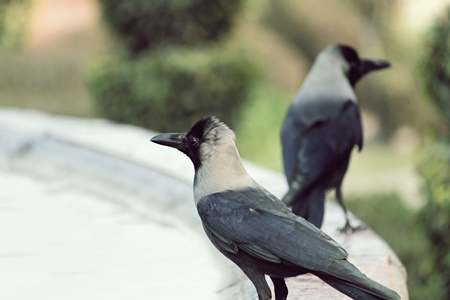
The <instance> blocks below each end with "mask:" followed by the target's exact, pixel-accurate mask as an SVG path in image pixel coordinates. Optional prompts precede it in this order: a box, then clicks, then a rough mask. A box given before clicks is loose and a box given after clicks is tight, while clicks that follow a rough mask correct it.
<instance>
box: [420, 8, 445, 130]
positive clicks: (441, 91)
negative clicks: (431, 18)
mask: <svg viewBox="0 0 450 300" xmlns="http://www.w3.org/2000/svg"><path fill="white" fill-rule="evenodd" d="M426 49H427V53H426V54H425V57H424V60H423V62H422V69H423V75H424V76H423V78H424V81H425V86H426V89H427V91H428V93H429V95H430V98H431V101H432V102H433V103H434V105H435V106H436V108H437V111H438V112H439V113H440V114H441V116H442V119H443V122H444V123H445V128H444V130H445V132H446V134H449V133H450V7H449V8H447V10H446V11H445V13H444V14H443V16H442V17H441V18H439V19H438V20H437V21H436V22H435V24H434V26H433V27H432V28H431V30H430V32H429V36H428V45H427V47H426Z"/></svg>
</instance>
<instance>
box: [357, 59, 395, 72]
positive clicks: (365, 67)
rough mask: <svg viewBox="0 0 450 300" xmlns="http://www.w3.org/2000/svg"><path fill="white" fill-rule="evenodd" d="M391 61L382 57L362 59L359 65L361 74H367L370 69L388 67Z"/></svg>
mask: <svg viewBox="0 0 450 300" xmlns="http://www.w3.org/2000/svg"><path fill="white" fill-rule="evenodd" d="M390 66H391V63H390V62H388V61H387V60H382V59H362V60H361V63H360V67H359V72H360V74H366V73H368V72H370V71H375V70H381V69H386V68H389V67H390Z"/></svg>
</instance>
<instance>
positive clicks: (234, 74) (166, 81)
mask: <svg viewBox="0 0 450 300" xmlns="http://www.w3.org/2000/svg"><path fill="white" fill-rule="evenodd" d="M255 70H256V69H255V67H254V65H253V64H251V63H250V62H249V61H248V60H247V59H246V58H245V57H244V56H243V55H242V54H241V53H238V52H237V51H234V52H233V51H227V50H226V49H222V48H221V49H206V50H199V49H194V50H189V49H182V50H178V49H161V50H158V51H153V52H151V53H149V54H147V55H145V56H142V57H140V58H139V59H136V60H131V61H118V60H108V61H104V62H102V63H100V64H98V65H97V66H96V67H94V68H93V69H92V70H91V72H90V74H89V77H88V83H89V87H90V89H91V91H92V93H93V95H94V97H95V104H96V106H97V111H98V112H99V113H100V114H101V115H103V116H105V117H107V118H109V119H112V120H115V121H119V122H125V123H131V124H135V125H138V126H143V127H147V128H151V129H153V130H157V131H163V132H164V131H184V130H186V129H187V128H190V127H191V126H192V125H193V124H194V123H195V122H196V121H198V119H200V118H202V117H205V116H207V115H216V116H218V117H219V118H221V119H223V120H224V121H225V122H227V123H228V124H229V125H230V126H234V122H235V121H236V118H237V113H238V112H239V110H240V108H241V106H242V105H243V104H244V103H245V101H246V99H247V92H248V86H249V84H250V81H251V80H252V78H253V75H254V73H255Z"/></svg>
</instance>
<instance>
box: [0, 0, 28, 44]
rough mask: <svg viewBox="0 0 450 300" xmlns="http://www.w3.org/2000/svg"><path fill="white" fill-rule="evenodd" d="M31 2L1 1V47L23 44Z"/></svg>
mask: <svg viewBox="0 0 450 300" xmlns="http://www.w3.org/2000/svg"><path fill="white" fill-rule="evenodd" d="M30 4H31V0H14V1H12V0H0V47H4V48H14V47H17V46H19V45H20V44H21V42H22V37H23V34H24V28H25V24H26V21H27V19H28V12H29V8H30Z"/></svg>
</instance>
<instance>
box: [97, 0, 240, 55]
mask: <svg viewBox="0 0 450 300" xmlns="http://www.w3.org/2000/svg"><path fill="white" fill-rule="evenodd" d="M241 2H242V0H151V1H149V0H126V1H123V0H100V4H101V7H102V10H103V15H104V18H105V20H106V21H107V22H108V24H109V25H110V27H111V28H112V29H113V31H114V32H115V33H116V34H117V35H118V36H119V37H120V38H121V39H122V40H123V41H124V43H125V45H126V46H127V48H128V50H129V51H130V53H131V54H133V55H135V54H139V53H141V52H143V51H145V50H148V49H151V48H153V47H155V46H158V45H161V44H166V45H167V44H172V45H173V44H177V45H186V44H187V45H194V44H196V45H198V44H199V43H203V42H207V41H217V40H218V39H220V38H221V37H222V36H223V35H224V34H226V33H227V32H228V31H229V30H230V28H231V26H232V21H233V19H234V16H235V14H236V13H237V11H238V9H239V7H240V6H241V5H240V4H241Z"/></svg>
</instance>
